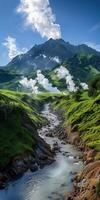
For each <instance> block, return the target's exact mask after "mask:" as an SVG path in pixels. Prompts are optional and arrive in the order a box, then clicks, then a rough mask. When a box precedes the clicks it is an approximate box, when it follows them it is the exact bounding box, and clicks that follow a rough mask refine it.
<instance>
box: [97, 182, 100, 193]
mask: <svg viewBox="0 0 100 200" xmlns="http://www.w3.org/2000/svg"><path fill="white" fill-rule="evenodd" d="M96 194H97V196H98V197H100V181H98V182H97V184H96Z"/></svg>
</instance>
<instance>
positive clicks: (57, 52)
mask: <svg viewBox="0 0 100 200" xmlns="http://www.w3.org/2000/svg"><path fill="white" fill-rule="evenodd" d="M75 54H88V55H92V54H94V55H97V56H100V52H98V51H96V50H94V49H92V48H91V47H88V46H87V45H86V44H81V45H72V44H70V43H69V42H65V41H64V40H63V39H57V40H54V39H49V40H48V41H46V42H44V43H42V44H39V45H34V46H33V47H32V48H31V49H30V50H29V51H28V52H27V53H25V54H21V55H18V56H16V57H15V58H13V59H12V61H10V62H9V63H8V64H7V66H6V68H8V69H10V70H11V69H14V70H17V71H18V72H19V73H23V71H24V72H25V73H27V71H28V70H31V69H42V70H43V69H52V68H54V67H55V66H57V65H58V64H59V63H62V62H64V61H66V60H67V59H69V58H71V57H73V56H74V55H75Z"/></svg>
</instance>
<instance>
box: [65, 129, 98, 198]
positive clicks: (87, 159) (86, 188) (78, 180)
mask: <svg viewBox="0 0 100 200" xmlns="http://www.w3.org/2000/svg"><path fill="white" fill-rule="evenodd" d="M66 133H67V137H68V139H69V143H71V144H73V145H75V146H77V147H78V149H80V150H81V151H82V152H83V157H82V159H83V162H84V164H85V168H84V170H83V171H81V172H80V173H78V174H77V175H75V177H74V178H73V179H72V182H73V190H72V192H71V193H70V194H66V195H65V200H100V160H98V161H96V160H95V157H96V155H97V154H99V153H98V152H97V151H96V150H94V149H90V148H87V147H86V146H85V144H83V142H82V140H81V138H80V135H79V133H77V132H71V127H68V130H67V131H66ZM69 133H70V134H69Z"/></svg>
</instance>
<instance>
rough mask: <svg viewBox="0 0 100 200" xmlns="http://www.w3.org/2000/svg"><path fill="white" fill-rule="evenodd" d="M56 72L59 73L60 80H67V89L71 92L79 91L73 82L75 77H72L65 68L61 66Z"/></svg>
mask: <svg viewBox="0 0 100 200" xmlns="http://www.w3.org/2000/svg"><path fill="white" fill-rule="evenodd" d="M55 72H56V73H57V76H58V78H59V79H62V78H64V79H65V80H66V84H67V88H68V90H69V91H70V92H76V91H77V87H76V86H75V83H74V81H73V76H71V74H70V73H69V71H68V70H67V69H66V68H65V67H63V66H60V67H59V68H58V69H56V70H55Z"/></svg>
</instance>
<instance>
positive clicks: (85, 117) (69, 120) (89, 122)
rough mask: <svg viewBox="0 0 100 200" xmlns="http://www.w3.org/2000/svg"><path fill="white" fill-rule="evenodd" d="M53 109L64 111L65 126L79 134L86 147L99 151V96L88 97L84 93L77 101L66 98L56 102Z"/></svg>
mask: <svg viewBox="0 0 100 200" xmlns="http://www.w3.org/2000/svg"><path fill="white" fill-rule="evenodd" d="M54 107H55V109H60V108H63V110H64V111H65V112H64V117H65V123H64V125H65V126H68V125H69V124H70V125H71V126H72V129H73V130H75V131H79V132H80V134H81V138H82V140H83V141H84V142H85V143H86V145H87V146H89V147H91V148H95V149H96V150H97V151H100V95H98V96H97V97H88V94H87V93H86V92H84V93H82V94H81V96H80V99H78V100H77V99H76V98H75V97H74V96H67V97H65V98H61V99H60V101H59V102H58V101H56V102H55V103H54Z"/></svg>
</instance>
